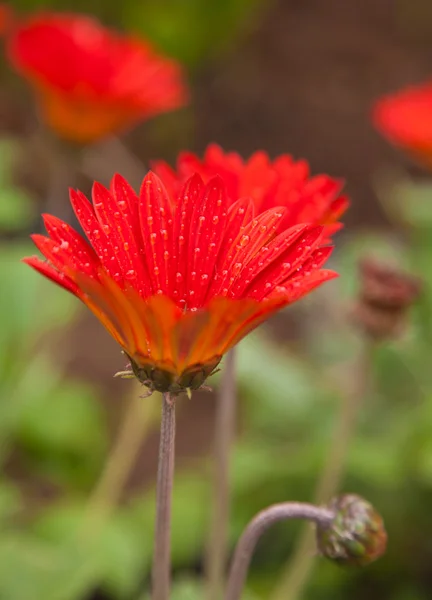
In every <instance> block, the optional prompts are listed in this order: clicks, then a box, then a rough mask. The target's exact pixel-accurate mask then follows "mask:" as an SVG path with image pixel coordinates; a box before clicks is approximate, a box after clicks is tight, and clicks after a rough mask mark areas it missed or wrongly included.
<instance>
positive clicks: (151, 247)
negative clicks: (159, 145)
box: [139, 171, 173, 294]
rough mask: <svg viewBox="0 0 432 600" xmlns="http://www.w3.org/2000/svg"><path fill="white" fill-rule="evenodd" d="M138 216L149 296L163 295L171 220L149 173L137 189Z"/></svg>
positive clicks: (170, 249)
mask: <svg viewBox="0 0 432 600" xmlns="http://www.w3.org/2000/svg"><path fill="white" fill-rule="evenodd" d="M139 213H140V224H141V232H142V238H143V243H144V252H145V259H146V263H147V270H148V273H149V277H150V281H151V283H152V288H153V294H158V293H159V294H160V293H166V292H167V291H168V289H169V286H170V278H171V277H172V275H171V273H172V270H173V269H172V260H173V241H172V235H173V216H172V212H171V203H170V200H169V198H168V194H167V191H166V189H165V187H164V185H163V183H162V181H161V180H160V179H159V177H158V176H157V175H155V174H154V173H152V172H151V171H150V172H149V173H148V174H147V175H146V176H145V178H144V181H143V183H142V186H141V191H140V204H139Z"/></svg>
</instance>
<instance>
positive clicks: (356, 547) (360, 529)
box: [316, 494, 387, 567]
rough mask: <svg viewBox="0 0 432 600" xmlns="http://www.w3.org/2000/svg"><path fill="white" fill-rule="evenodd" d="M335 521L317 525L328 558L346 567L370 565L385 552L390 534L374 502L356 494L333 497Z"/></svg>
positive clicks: (321, 548) (322, 546) (331, 508)
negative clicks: (371, 502)
mask: <svg viewBox="0 0 432 600" xmlns="http://www.w3.org/2000/svg"><path fill="white" fill-rule="evenodd" d="M328 508H329V510H331V511H333V512H334V513H335V516H334V519H333V521H331V522H330V523H329V524H327V525H318V526H317V532H316V536H317V544H318V548H319V551H320V552H321V554H322V555H323V556H325V557H326V558H328V559H330V560H332V561H334V562H336V563H338V564H340V565H344V566H345V565H347V566H359V567H362V566H364V565H367V564H369V563H371V562H373V561H374V560H376V559H377V558H379V557H380V556H382V555H383V554H384V552H385V549H386V546H387V533H386V530H385V528H384V523H383V520H382V518H381V516H380V515H379V513H377V512H376V510H375V509H374V507H373V506H372V504H370V503H369V502H367V501H366V500H364V499H363V498H361V497H360V496H357V495H355V494H345V495H342V496H338V497H336V498H334V499H333V500H332V501H331V502H330V504H329V505H328Z"/></svg>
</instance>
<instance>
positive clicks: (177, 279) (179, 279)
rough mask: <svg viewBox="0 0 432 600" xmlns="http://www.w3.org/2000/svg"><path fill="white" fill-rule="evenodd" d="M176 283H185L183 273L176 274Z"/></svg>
mask: <svg viewBox="0 0 432 600" xmlns="http://www.w3.org/2000/svg"><path fill="white" fill-rule="evenodd" d="M175 277H176V281H177V283H181V282H182V281H183V275H182V274H181V273H176V276H175Z"/></svg>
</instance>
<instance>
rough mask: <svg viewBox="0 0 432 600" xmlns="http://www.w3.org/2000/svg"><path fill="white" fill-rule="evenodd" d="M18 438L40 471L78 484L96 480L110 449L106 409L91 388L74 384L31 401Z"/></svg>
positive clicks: (23, 413) (62, 385)
mask: <svg viewBox="0 0 432 600" xmlns="http://www.w3.org/2000/svg"><path fill="white" fill-rule="evenodd" d="M48 380H49V379H48ZM16 436H17V440H18V442H19V443H20V444H21V445H22V447H24V448H25V450H26V451H27V452H28V453H29V458H30V457H31V460H32V462H33V464H34V465H35V466H37V467H38V468H39V469H40V470H43V471H44V472H45V473H46V474H50V475H51V476H54V477H55V478H60V479H62V480H64V479H65V478H66V480H70V481H74V482H75V483H89V482H91V481H92V480H93V478H94V476H95V474H96V473H97V472H98V471H99V469H100V468H101V463H102V459H103V456H104V452H105V450H106V447H107V431H106V424H105V422H104V417H103V412H102V408H101V406H100V404H99V403H98V401H97V399H96V398H95V396H94V393H93V391H92V390H91V388H89V387H88V386H84V385H79V384H76V383H68V384H67V385H66V384H65V383H64V382H61V383H60V384H59V385H55V386H54V387H53V389H51V390H50V391H49V393H46V394H33V395H32V396H31V397H27V398H26V401H25V402H23V403H22V404H21V409H20V411H19V414H18V415H17V424H16Z"/></svg>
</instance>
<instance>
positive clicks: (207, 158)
mask: <svg viewBox="0 0 432 600" xmlns="http://www.w3.org/2000/svg"><path fill="white" fill-rule="evenodd" d="M152 168H153V170H154V171H155V172H156V173H157V174H158V175H160V176H161V177H162V178H163V180H164V182H165V183H166V184H167V185H168V189H170V190H171V193H173V194H175V193H176V192H177V191H178V190H179V189H180V187H181V185H182V184H183V183H184V181H185V180H186V179H187V178H188V177H190V176H191V175H192V174H193V173H199V174H200V175H201V177H202V178H203V179H204V181H208V180H209V179H210V178H211V177H214V176H215V175H220V176H221V177H222V178H223V180H224V181H225V183H226V186H227V192H228V199H229V202H230V203H233V202H235V201H236V200H237V199H238V198H242V197H245V196H248V197H251V198H253V201H254V205H255V211H256V213H257V214H258V213H260V212H263V211H265V210H267V209H269V208H272V207H274V206H284V207H286V208H287V209H288V210H287V211H286V213H285V217H284V219H283V220H282V222H281V224H280V227H281V229H283V228H286V227H289V226H290V225H296V224H298V223H316V224H320V225H324V227H325V237H326V238H330V236H331V235H332V234H333V233H335V231H337V230H338V229H340V228H341V227H342V224H341V223H339V222H338V220H339V218H340V217H341V216H342V214H343V213H344V212H345V211H346V209H347V208H348V204H349V203H348V199H347V197H346V196H340V195H339V194H340V191H341V188H342V183H341V182H340V181H337V180H335V179H332V178H331V177H329V176H328V175H316V176H314V177H311V176H310V172H309V165H308V163H307V162H306V161H305V160H298V161H295V160H294V159H293V157H292V156H290V155H289V154H283V155H281V156H278V157H277V158H276V159H275V160H274V161H271V160H270V159H269V157H268V154H267V153H265V152H263V151H259V152H255V153H254V154H252V156H251V157H250V158H249V159H248V160H243V158H241V156H240V155H239V154H237V153H236V152H224V151H223V150H222V148H220V147H219V146H218V145H217V144H210V145H209V146H208V147H207V149H206V151H205V153H204V157H203V159H202V160H201V159H200V158H198V156H196V155H195V154H193V153H192V152H183V153H181V154H180V155H179V158H178V160H177V166H176V170H174V169H172V168H171V167H170V166H169V165H168V164H167V163H166V162H164V161H156V162H154V163H152Z"/></svg>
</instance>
